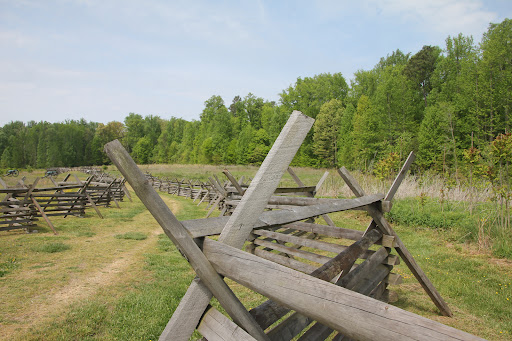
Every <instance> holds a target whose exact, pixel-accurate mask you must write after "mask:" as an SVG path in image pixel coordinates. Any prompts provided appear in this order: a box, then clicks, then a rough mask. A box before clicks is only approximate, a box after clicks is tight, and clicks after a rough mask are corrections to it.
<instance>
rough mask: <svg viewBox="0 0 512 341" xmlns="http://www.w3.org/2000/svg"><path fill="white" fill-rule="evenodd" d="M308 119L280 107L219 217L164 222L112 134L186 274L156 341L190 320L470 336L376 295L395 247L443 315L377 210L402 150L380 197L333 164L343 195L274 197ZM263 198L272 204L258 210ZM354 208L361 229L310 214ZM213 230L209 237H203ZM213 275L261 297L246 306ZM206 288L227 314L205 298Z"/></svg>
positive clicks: (270, 331) (350, 334)
mask: <svg viewBox="0 0 512 341" xmlns="http://www.w3.org/2000/svg"><path fill="white" fill-rule="evenodd" d="M312 123H313V119H311V118H308V117H306V116H304V115H302V114H301V113H300V112H294V113H292V115H291V116H290V119H289V121H288V122H287V124H286V125H285V127H284V128H283V131H282V132H281V134H280V135H279V137H278V139H277V140H276V141H275V143H274V145H273V146H272V149H271V151H270V152H269V154H268V155H267V158H266V159H265V161H264V162H263V164H262V165H261V167H260V170H259V171H258V173H257V174H256V176H255V178H254V179H253V180H252V181H251V183H250V185H249V186H248V187H247V188H243V187H242V186H240V187H241V188H242V190H240V189H237V193H238V194H239V195H240V194H242V193H241V192H243V195H242V196H241V198H240V200H239V201H238V202H237V203H236V205H233V207H234V210H233V211H232V212H230V215H229V216H220V217H217V218H207V219H198V220H191V221H179V220H177V219H176V217H175V216H174V215H173V213H172V212H171V211H170V209H169V208H168V207H167V206H166V205H165V203H164V202H163V201H162V199H161V198H160V196H159V195H158V194H157V192H156V191H155V190H154V188H153V187H152V186H151V185H150V184H149V182H148V181H146V177H145V176H144V174H142V172H141V171H140V170H139V169H138V167H137V166H136V165H135V163H134V162H133V160H132V159H131V157H130V156H129V154H128V153H127V152H126V150H124V148H123V147H122V145H121V144H120V143H119V141H113V142H110V143H108V144H107V145H106V146H105V151H106V153H107V155H108V156H109V157H110V159H111V160H112V162H113V163H114V164H115V165H116V166H117V167H118V169H119V170H120V171H121V173H122V174H123V176H125V178H126V179H127V180H128V182H129V183H130V185H131V186H132V188H133V189H134V190H135V192H136V193H137V195H138V196H139V198H140V199H141V201H142V202H143V203H144V205H145V206H146V207H147V208H148V210H149V211H150V212H151V214H152V215H153V216H154V217H155V219H156V220H157V221H158V223H159V224H160V225H161V226H162V228H163V230H164V232H165V233H166V234H167V235H168V236H169V238H170V239H171V240H172V241H173V242H174V243H175V245H176V246H177V248H178V249H179V250H180V252H181V253H182V254H183V255H184V257H185V258H186V259H187V261H188V262H189V263H190V265H191V266H192V268H193V269H194V271H195V272H196V274H197V275H198V277H197V278H196V279H195V280H194V281H193V282H192V283H191V285H190V287H189V289H188V291H187V293H186V294H185V296H184V297H183V298H182V300H181V302H180V304H179V306H178V308H177V309H176V311H175V312H174V314H173V316H172V318H171V320H170V321H169V323H168V324H167V326H166V328H165V330H164V331H163V333H162V335H161V336H160V340H177V341H180V340H183V341H185V340H188V339H189V338H190V336H191V335H192V333H193V332H194V330H195V329H197V330H198V331H199V332H200V333H201V334H202V335H203V336H204V337H205V338H206V339H207V340H211V341H214V340H291V339H293V338H295V337H296V336H297V335H300V334H301V333H302V334H301V336H300V337H299V340H324V339H326V338H328V337H331V336H332V337H333V340H341V339H343V340H350V339H353V340H390V339H396V340H481V339H480V338H478V337H475V336H473V335H470V334H467V333H465V332H462V331H460V330H457V329H454V328H451V327H448V326H445V325H443V324H441V323H439V322H435V321H431V320H429V319H426V318H424V317H421V316H418V315H415V314H412V313H409V312H407V311H404V310H401V309H399V308H396V307H393V306H391V305H389V304H388V303H386V302H382V301H386V299H387V293H388V291H387V290H388V285H390V284H393V283H396V282H397V281H399V277H398V276H396V275H393V274H392V272H391V270H392V267H393V265H395V264H396V263H397V262H398V257H397V256H396V255H394V254H392V253H391V251H392V250H395V251H396V252H397V254H398V255H399V256H400V258H401V259H402V260H403V261H404V262H405V264H406V265H407V266H408V267H409V269H411V271H412V273H413V274H414V276H415V277H416V279H417V280H418V281H419V282H420V284H421V285H422V287H423V288H424V289H425V291H426V292H427V293H428V294H429V296H430V297H431V299H432V301H433V302H434V304H435V305H436V306H437V307H438V308H439V309H440V312H441V313H442V314H444V315H447V316H450V315H451V311H450V309H449V307H448V306H447V305H446V303H445V302H444V300H443V299H442V297H441V296H440V294H439V293H438V292H437V290H436V289H435V287H434V286H433V284H432V283H431V282H430V281H429V279H428V277H427V276H426V274H425V273H424V272H423V271H422V270H421V268H420V267H419V266H418V265H417V264H416V262H415V261H414V258H413V257H412V255H411V253H410V252H409V251H408V249H407V248H406V246H405V245H404V244H403V242H402V241H401V240H400V238H399V236H398V235H397V234H396V233H395V231H394V230H393V228H392V227H391V225H390V224H389V223H388V222H387V221H386V219H385V218H384V212H385V211H386V210H387V209H389V208H390V207H391V204H390V202H391V200H392V198H393V196H394V194H395V192H396V190H397V189H398V187H399V185H400V183H401V181H402V179H403V177H404V175H405V172H406V171H407V169H408V167H409V165H410V163H411V162H412V161H413V159H414V157H413V155H412V154H411V156H410V157H409V159H408V160H407V162H406V164H405V165H404V167H403V168H402V171H401V172H400V174H399V175H398V176H397V178H396V180H395V182H394V183H393V185H392V187H391V188H390V190H389V191H388V193H387V194H386V195H382V194H374V195H367V194H366V193H364V192H363V191H362V189H361V187H360V186H359V184H358V183H357V182H356V181H355V180H354V179H353V177H352V176H351V175H350V173H349V172H348V171H347V170H346V169H344V168H342V169H339V171H338V173H339V175H340V176H341V177H342V178H343V179H344V180H345V182H346V183H347V184H348V185H349V187H350V188H351V189H352V191H353V192H354V194H355V196H356V198H355V199H345V200H338V199H316V198H314V197H313V196H312V195H314V192H313V191H304V192H301V193H310V194H307V196H306V197H302V198H287V197H282V196H276V195H275V194H276V188H277V185H278V184H279V181H280V179H281V177H282V175H283V173H284V172H285V171H286V170H287V169H288V165H289V163H290V162H291V160H292V159H293V156H294V155H295V153H296V152H297V150H298V148H299V146H300V144H301V143H302V141H303V139H304V138H305V136H306V134H307V132H308V131H309V129H310V128H311V125H312ZM299 181H300V180H299ZM232 184H233V183H232ZM212 185H214V184H212ZM214 186H215V185H214ZM286 192H287V193H289V192H293V191H292V190H290V191H289V192H288V191H286ZM297 192H300V191H294V193H297ZM281 194H282V193H281ZM290 199H293V200H292V201H295V204H294V207H293V209H284V208H283V206H285V205H287V204H286V203H289V202H290ZM216 200H217V199H216ZM237 200H238V199H237ZM271 200H274V201H275V203H276V205H280V206H281V207H279V209H273V210H265V209H266V208H268V205H269V203H270V202H271ZM286 200H288V201H286ZM219 202H220V201H219ZM297 202H301V205H300V206H299V205H297ZM354 209H359V210H365V211H366V212H368V214H369V215H370V216H371V217H372V220H371V222H370V223H369V226H368V229H367V230H366V231H365V232H360V231H355V230H350V229H346V228H340V227H336V226H332V225H331V224H329V223H327V225H323V224H317V223H316V222H315V221H314V219H316V217H319V216H323V215H327V214H329V213H332V212H340V211H346V210H354ZM225 213H227V210H226V212H225ZM327 219H328V218H327ZM213 235H218V240H214V239H210V238H209V236H213ZM310 236H313V237H310ZM354 241H355V242H354ZM243 247H245V251H242V250H241V249H242V248H243ZM223 277H228V278H230V279H232V280H234V281H235V282H237V283H239V284H241V285H243V286H245V287H247V288H249V289H251V290H254V291H256V292H258V293H260V294H261V295H264V296H266V297H267V298H268V300H267V301H266V302H264V303H263V304H262V305H260V306H258V307H256V308H254V309H251V310H250V311H248V310H247V309H246V308H245V306H244V305H243V304H242V302H240V300H239V299H238V298H237V297H236V296H235V295H234V293H233V292H232V291H231V289H230V288H229V287H228V286H227V284H226V282H224V280H223ZM213 296H215V297H216V298H217V300H218V301H219V303H220V304H221V306H222V307H223V308H224V310H225V311H226V313H227V315H229V316H230V317H231V319H229V318H228V317H227V316H226V315H224V314H222V313H220V312H219V311H217V310H216V309H215V308H212V307H211V306H210V305H209V302H210V300H211V298H212V297H213ZM380 300H382V301H380Z"/></svg>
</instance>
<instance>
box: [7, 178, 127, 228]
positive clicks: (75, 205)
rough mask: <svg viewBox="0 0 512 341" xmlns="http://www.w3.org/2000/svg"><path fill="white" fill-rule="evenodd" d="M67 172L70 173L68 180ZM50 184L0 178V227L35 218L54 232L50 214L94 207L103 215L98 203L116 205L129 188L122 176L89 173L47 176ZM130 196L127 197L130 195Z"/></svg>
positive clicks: (20, 225)
mask: <svg viewBox="0 0 512 341" xmlns="http://www.w3.org/2000/svg"><path fill="white" fill-rule="evenodd" d="M71 176H73V177H74V179H73V180H70V178H71ZM49 179H50V180H51V181H52V183H53V186H51V187H38V186H37V185H38V183H39V180H40V178H36V180H35V181H34V182H33V183H32V184H26V183H25V182H24V181H23V180H19V181H18V183H17V185H16V186H15V187H9V186H7V184H6V183H5V182H4V181H3V180H2V179H1V178H0V185H1V187H3V188H0V195H2V196H3V199H2V201H1V202H0V231H8V230H14V229H25V230H27V231H28V232H30V229H31V228H33V227H34V226H35V225H36V222H37V220H38V218H43V220H44V221H45V222H46V224H47V225H48V226H49V227H50V228H51V229H52V231H53V232H54V233H55V234H57V231H56V229H55V227H54V225H53V224H52V222H51V220H50V217H52V216H64V217H67V216H69V215H72V216H81V217H82V216H84V214H85V210H86V209H90V208H92V209H94V210H95V212H96V214H97V215H98V216H99V217H100V218H103V216H102V215H101V212H100V211H99V209H98V206H103V207H110V206H111V205H112V203H114V204H115V205H116V206H117V207H118V208H120V206H119V201H122V200H123V198H124V196H125V194H126V193H128V195H129V192H128V191H127V190H126V187H125V185H124V184H125V180H124V179H107V178H105V177H103V178H102V177H98V178H97V175H91V176H89V177H88V178H87V180H85V181H81V180H80V179H79V178H78V177H77V176H76V175H75V174H71V173H70V174H67V175H66V176H65V178H64V180H63V181H60V182H56V181H55V180H54V178H53V177H49ZM130 200H131V198H130Z"/></svg>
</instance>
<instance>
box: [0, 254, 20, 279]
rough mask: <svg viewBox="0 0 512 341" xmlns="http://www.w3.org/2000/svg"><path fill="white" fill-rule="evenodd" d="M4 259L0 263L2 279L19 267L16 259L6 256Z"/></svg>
mask: <svg viewBox="0 0 512 341" xmlns="http://www.w3.org/2000/svg"><path fill="white" fill-rule="evenodd" d="M5 258H6V260H4V261H3V262H1V263H0V277H4V276H5V275H7V274H8V273H10V272H11V271H12V270H14V269H16V268H18V267H19V266H20V262H19V261H17V260H16V257H11V256H7V257H5Z"/></svg>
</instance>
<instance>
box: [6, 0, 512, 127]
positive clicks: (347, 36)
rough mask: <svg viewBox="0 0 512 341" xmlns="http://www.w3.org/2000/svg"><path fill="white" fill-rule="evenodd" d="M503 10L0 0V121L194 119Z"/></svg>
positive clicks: (453, 4)
mask: <svg viewBox="0 0 512 341" xmlns="http://www.w3.org/2000/svg"><path fill="white" fill-rule="evenodd" d="M505 18H512V1H511V0H494V1H490V0H486V1H484V0H428V1H425V0H359V1H348V0H316V1H313V0H310V1H278V0H273V1H264V0H254V1H194V0H188V1H170V0H169V1H165V0H162V1H160V0H144V1H136V0H120V1H117V0H112V1H109V0H45V1H40V0H39V1H36V0H34V1H32V0H0V126H3V125H4V124H6V123H8V122H10V121H13V120H19V121H24V122H28V121H31V120H34V121H48V122H63V121H65V120H68V119H72V120H77V119H81V118H84V119H85V120H87V121H94V122H102V123H108V122H110V121H121V122H122V121H123V120H124V118H125V117H126V116H127V115H128V114H129V113H132V112H133V113H137V114H140V115H142V116H147V115H158V116H160V117H161V118H164V119H169V118H170V117H172V116H174V117H181V118H184V119H186V120H193V119H199V115H200V113H201V111H202V110H203V108H204V102H205V101H206V100H207V99H208V98H210V97H211V96H213V95H220V96H221V97H222V98H223V99H224V101H225V103H226V105H228V106H229V104H230V103H231V101H232V100H233V98H234V97H235V96H237V95H240V96H241V97H244V96H246V95H247V94H248V93H252V94H254V95H255V96H258V97H262V98H264V99H265V100H271V101H278V100H279V93H281V92H282V91H283V90H285V89H287V88H288V87H289V86H293V84H294V83H295V81H296V80H297V78H298V77H301V78H304V77H312V76H314V75H317V74H320V73H337V72H341V73H342V74H343V76H344V77H345V79H346V80H347V82H349V81H350V80H351V79H352V78H353V74H354V72H356V71H357V70H360V69H363V70H369V69H371V68H373V67H374V66H375V64H377V63H378V62H379V59H380V58H381V57H385V56H387V55H388V54H391V53H392V52H393V51H395V50H396V49H400V50H401V51H402V52H404V53H409V52H411V53H412V54H414V53H416V52H418V51H419V50H420V49H421V48H422V46H423V45H437V46H439V47H441V48H444V44H445V40H446V38H447V37H448V36H456V35H458V34H459V33H463V34H464V35H466V36H469V35H472V36H473V38H474V40H475V42H476V43H478V42H480V40H481V38H482V34H483V33H484V32H486V31H487V28H488V26H489V23H491V22H492V23H499V22H501V21H503V19H505Z"/></svg>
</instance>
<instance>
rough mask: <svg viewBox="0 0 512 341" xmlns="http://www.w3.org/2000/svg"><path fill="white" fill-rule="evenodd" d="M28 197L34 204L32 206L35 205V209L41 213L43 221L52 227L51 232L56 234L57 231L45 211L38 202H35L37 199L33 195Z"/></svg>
mask: <svg viewBox="0 0 512 341" xmlns="http://www.w3.org/2000/svg"><path fill="white" fill-rule="evenodd" d="M30 199H31V200H32V203H33V204H34V206H35V207H36V209H37V210H38V211H39V214H41V217H43V219H44V221H46V223H47V224H48V226H50V228H51V229H52V231H53V234H57V231H56V230H55V227H54V226H53V224H52V222H51V221H50V219H48V216H47V215H46V213H45V212H44V211H43V209H42V208H41V206H40V205H39V203H38V202H37V200H36V199H35V198H34V197H33V196H30Z"/></svg>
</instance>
